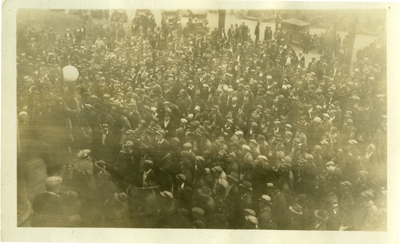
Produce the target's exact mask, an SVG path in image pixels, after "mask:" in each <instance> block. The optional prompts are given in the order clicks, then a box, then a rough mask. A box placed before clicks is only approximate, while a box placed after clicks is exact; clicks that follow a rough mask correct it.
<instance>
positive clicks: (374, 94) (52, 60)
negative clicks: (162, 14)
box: [17, 13, 387, 230]
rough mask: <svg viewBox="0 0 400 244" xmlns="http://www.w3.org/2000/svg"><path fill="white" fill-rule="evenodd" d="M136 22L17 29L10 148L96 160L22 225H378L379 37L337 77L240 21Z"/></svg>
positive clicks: (51, 192)
mask: <svg viewBox="0 0 400 244" xmlns="http://www.w3.org/2000/svg"><path fill="white" fill-rule="evenodd" d="M148 15H151V13H148ZM149 19H154V18H153V17H151V16H149ZM141 23H143V22H140V23H136V24H135V25H134V26H135V28H132V29H131V30H129V28H125V29H121V30H118V26H120V27H121V26H122V27H123V25H122V24H121V25H118V24H115V23H110V24H109V25H104V26H101V25H97V24H95V25H94V26H93V27H89V26H82V27H80V28H77V29H79V31H78V32H76V31H69V30H67V31H66V32H65V33H54V31H53V30H52V29H49V30H35V29H33V28H22V27H19V29H18V39H17V41H18V45H17V47H18V49H17V52H18V53H17V88H18V96H17V106H18V108H17V111H18V120H19V138H20V140H24V139H32V138H36V139H37V140H40V141H43V142H45V143H47V144H49V145H51V146H52V147H53V149H54V150H55V151H57V152H59V151H63V150H64V151H67V152H68V153H78V152H79V156H80V157H88V158H91V159H92V160H93V170H92V171H87V170H86V171H79V170H77V169H75V168H74V165H73V164H72V163H70V162H68V163H67V164H66V165H65V170H64V171H63V172H62V173H60V172H53V173H51V175H49V178H48V179H47V180H46V182H45V185H46V190H47V191H46V192H45V193H41V194H38V195H37V196H36V197H35V199H34V200H33V211H34V212H33V215H32V226H96V227H146V228H152V227H155V228H209V229H280V230H384V229H386V200H387V197H386V64H385V62H386V61H385V58H382V56H383V55H385V52H386V50H385V44H384V42H383V41H382V40H380V39H377V41H376V42H374V43H372V44H371V45H370V46H369V47H368V48H365V49H363V50H362V52H361V53H360V54H359V55H358V59H357V60H356V62H355V65H354V67H355V68H354V69H352V70H350V67H349V65H348V64H347V63H345V61H344V59H343V58H342V56H341V53H340V52H335V50H334V49H326V50H324V53H323V54H322V55H321V57H320V59H319V60H317V59H315V58H312V60H306V59H305V57H304V56H303V54H302V52H301V51H296V48H295V47H293V46H292V44H291V43H290V42H289V41H288V40H285V38H280V37H279V34H277V35H272V33H271V30H270V29H268V28H267V29H266V31H268V33H266V34H265V36H266V37H267V38H264V39H262V38H261V40H259V39H258V37H257V41H256V42H254V40H252V39H251V35H250V34H249V33H251V32H250V31H249V28H248V27H247V26H246V23H244V22H243V23H242V24H241V25H236V26H235V27H234V26H232V27H231V28H232V29H230V28H229V30H228V34H227V35H226V36H225V35H221V34H215V33H214V34H207V35H200V34H198V33H196V30H192V29H191V28H186V29H185V31H184V32H176V31H174V30H173V29H169V26H168V25H159V26H154V25H148V24H146V26H145V28H143V26H140V25H141ZM146 23H147V22H146ZM138 26H139V27H138ZM71 28H72V27H71ZM236 28H237V30H236ZM258 28H259V27H258ZM216 31H217V32H216V33H222V32H221V31H219V30H216ZM257 32H258V35H260V33H259V32H260V30H259V29H258V31H257ZM277 32H278V33H279V31H277ZM77 33H78V34H77ZM121 33H122V34H121ZM235 33H237V34H235ZM241 33H242V34H241ZM261 35H262V34H261ZM276 36H278V37H279V38H276ZM333 36H334V37H335V36H336V35H335V34H333ZM66 65H72V66H75V67H76V68H77V69H78V70H79V78H78V80H77V81H76V82H73V83H71V82H69V83H68V82H64V81H63V77H62V68H63V67H64V66H66ZM51 163H55V162H50V163H49V164H51Z"/></svg>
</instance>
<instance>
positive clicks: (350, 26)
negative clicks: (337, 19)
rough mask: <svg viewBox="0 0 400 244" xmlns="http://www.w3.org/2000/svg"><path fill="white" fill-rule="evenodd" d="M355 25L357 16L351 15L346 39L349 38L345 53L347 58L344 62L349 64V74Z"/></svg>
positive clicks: (351, 63)
mask: <svg viewBox="0 0 400 244" xmlns="http://www.w3.org/2000/svg"><path fill="white" fill-rule="evenodd" d="M357 25H358V18H357V17H356V16H353V18H352V20H351V22H350V23H349V25H348V30H349V34H348V40H349V46H348V48H349V49H348V53H347V56H346V57H347V60H346V63H347V64H348V66H349V70H348V71H349V74H350V73H351V71H352V69H353V62H352V57H353V49H354V41H355V39H356V34H357Z"/></svg>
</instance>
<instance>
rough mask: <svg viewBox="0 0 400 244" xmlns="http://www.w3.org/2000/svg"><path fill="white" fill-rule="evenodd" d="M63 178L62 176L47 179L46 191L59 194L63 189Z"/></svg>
mask: <svg viewBox="0 0 400 244" xmlns="http://www.w3.org/2000/svg"><path fill="white" fill-rule="evenodd" d="M61 182H62V178H61V177H60V176H50V177H48V178H47V179H46V181H45V182H44V183H45V186H46V191H48V192H53V193H59V192H60V188H61Z"/></svg>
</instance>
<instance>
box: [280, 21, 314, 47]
mask: <svg viewBox="0 0 400 244" xmlns="http://www.w3.org/2000/svg"><path fill="white" fill-rule="evenodd" d="M281 30H282V32H283V33H285V36H286V39H289V40H291V42H292V43H293V44H301V43H302V42H303V39H304V35H306V34H307V32H309V30H310V23H308V22H305V21H302V20H298V19H285V20H282V21H281Z"/></svg>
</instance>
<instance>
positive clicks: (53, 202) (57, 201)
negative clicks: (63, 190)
mask: <svg viewBox="0 0 400 244" xmlns="http://www.w3.org/2000/svg"><path fill="white" fill-rule="evenodd" d="M32 209H33V216H32V226H33V227H65V226H66V222H67V219H68V216H67V213H66V208H65V206H64V204H63V199H62V198H61V196H59V195H57V194H52V193H48V192H45V193H42V194H39V195H36V196H35V199H34V200H33V204H32Z"/></svg>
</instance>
